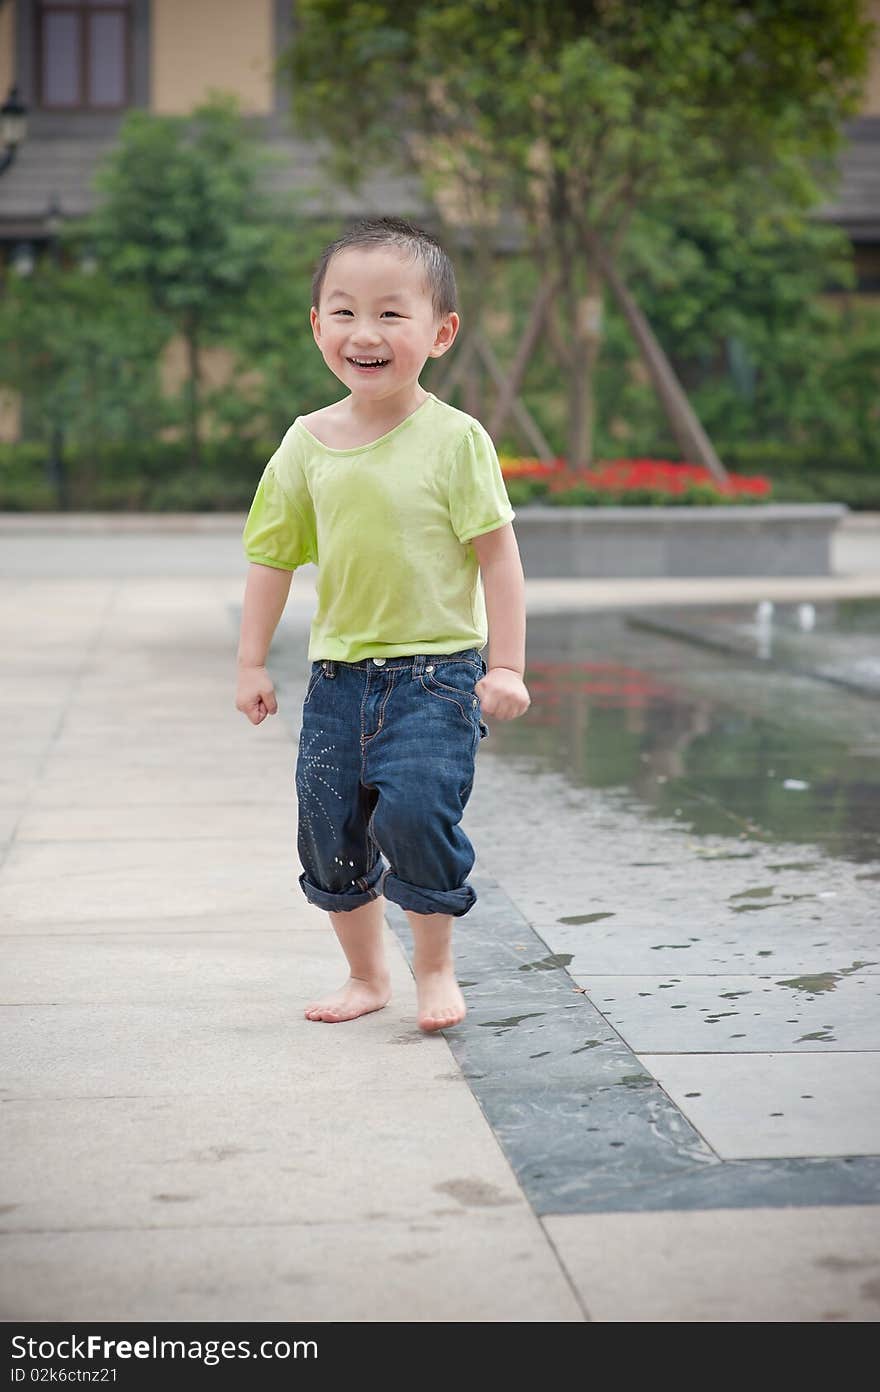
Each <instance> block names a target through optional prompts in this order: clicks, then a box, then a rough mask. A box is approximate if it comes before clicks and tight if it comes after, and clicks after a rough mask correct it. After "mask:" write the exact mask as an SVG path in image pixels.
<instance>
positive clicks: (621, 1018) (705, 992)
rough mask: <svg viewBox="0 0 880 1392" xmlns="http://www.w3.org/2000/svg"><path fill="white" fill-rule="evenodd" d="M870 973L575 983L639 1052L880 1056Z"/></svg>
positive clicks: (878, 1010)
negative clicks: (851, 1052)
mask: <svg viewBox="0 0 880 1392" xmlns="http://www.w3.org/2000/svg"><path fill="white" fill-rule="evenodd" d="M867 972H868V968H864V969H863V972H862V973H860V974H858V975H856V974H853V975H851V976H848V977H843V978H842V979H841V980H840V981H839V982H835V981H833V980H831V979H830V977H829V976H823V975H820V974H817V975H814V976H810V975H808V974H804V975H799V976H797V977H791V978H781V979H777V978H776V977H770V976H724V975H719V976H695V975H693V974H692V973H691V974H688V976H686V977H680V976H679V977H674V976H669V977H662V976H599V975H596V974H593V973H591V974H590V975H589V976H584V977H580V976H578V975H577V974H575V980H576V981H577V982H578V984H579V985H581V986H584V987H585V989H586V991H587V993H588V994H589V996H590V999H591V1000H592V1001H594V1002H595V1004H596V1006H597V1007H598V1009H599V1010H600V1011H601V1012H602V1014H603V1015H604V1016H605V1018H606V1020H607V1021H608V1023H609V1024H610V1025H612V1026H613V1027H614V1028H615V1029H616V1030H618V1031H619V1032H620V1033H621V1034H622V1035H623V1037H624V1038H625V1039H626V1041H627V1043H628V1044H629V1046H630V1048H632V1049H634V1050H635V1051H636V1052H637V1053H651V1054H657V1053H663V1054H686V1053H691V1052H693V1053H705V1052H706V1051H707V1050H709V1049H711V1051H712V1052H713V1053H726V1052H733V1053H738V1052H749V1053H751V1052H763V1051H765V1050H776V1051H783V1050H785V1051H791V1052H796V1053H810V1052H813V1053H815V1052H819V1053H823V1052H828V1051H830V1050H835V1051H840V1050H856V1051H858V1050H862V1049H864V1050H871V1051H874V1052H880V1006H878V997H880V975H878V974H877V972H878V968H877V966H876V965H875V967H874V969H873V974H872V975H871V974H866V973H867ZM811 987H812V988H813V992H812V993H811Z"/></svg>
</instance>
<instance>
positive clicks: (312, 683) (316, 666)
mask: <svg viewBox="0 0 880 1392" xmlns="http://www.w3.org/2000/svg"><path fill="white" fill-rule="evenodd" d="M325 671H326V668H325V667H324V664H323V662H321V661H320V660H318V661H316V662H313V663H312V671H311V674H310V676H309V683H308V686H307V687H306V694H305V698H304V700H303V705H304V706H307V705H308V704H309V701H310V700H311V699H312V693H313V691H314V690H315V687H316V686H317V685H318V682H319V681H320V680H321V678H322V677H323V675H324V673H325Z"/></svg>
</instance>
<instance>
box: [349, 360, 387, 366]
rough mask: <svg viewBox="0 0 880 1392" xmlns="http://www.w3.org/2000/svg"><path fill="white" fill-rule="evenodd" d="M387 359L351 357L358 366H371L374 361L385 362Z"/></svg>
mask: <svg viewBox="0 0 880 1392" xmlns="http://www.w3.org/2000/svg"><path fill="white" fill-rule="evenodd" d="M387 361H388V359H387V358H352V362H356V363H357V365H358V367H373V366H374V365H375V364H376V363H386V362H387Z"/></svg>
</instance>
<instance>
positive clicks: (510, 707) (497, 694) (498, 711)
mask: <svg viewBox="0 0 880 1392" xmlns="http://www.w3.org/2000/svg"><path fill="white" fill-rule="evenodd" d="M474 691H475V692H476V693H477V695H478V696H479V698H480V707H481V709H482V712H483V714H484V715H494V716H497V717H498V719H499V720H515V719H516V717H517V716H518V715H524V714H525V712H526V711H527V710H528V708H529V706H530V705H531V704H532V698H531V696H530V695H529V693H528V689H527V687H526V684H525V682H524V681H523V679H522V677H521V676H520V675H519V673H518V672H514V671H512V670H511V668H510V667H490V668H489V670H488V672H487V673H486V675H485V677H480V680H479V681H478V682H477V683H476V685H475V687H474Z"/></svg>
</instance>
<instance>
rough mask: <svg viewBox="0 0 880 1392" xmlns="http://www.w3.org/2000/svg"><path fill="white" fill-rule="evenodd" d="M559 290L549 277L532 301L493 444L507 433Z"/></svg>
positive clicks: (502, 392)
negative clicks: (508, 423)
mask: <svg viewBox="0 0 880 1392" xmlns="http://www.w3.org/2000/svg"><path fill="white" fill-rule="evenodd" d="M556 287H557V280H556V277H555V275H554V274H553V273H552V272H551V273H550V274H548V275H545V276H544V278H543V280H542V281H541V284H540V285H539V286H538V293H537V294H536V295H535V298H534V300H533V301H532V308H531V311H530V313H529V318H528V321H527V323H526V326H525V329H524V330H523V335H522V338H521V339H520V341H519V345H518V347H517V350H516V353H515V354H514V359H513V363H512V364H511V368H510V371H509V373H508V374H507V377H506V378H505V379H504V382H503V384H502V385H501V386H500V388H499V392H498V399H497V401H496V402H495V409H494V411H493V412H492V415H491V417H490V420H489V424H488V426H487V427H486V429H487V430H488V432H489V434H490V435H491V436H492V438H493V440H497V438H498V436H499V435H500V434H501V431H502V430H503V429H504V422H505V421H506V420H507V417H508V415H509V414H510V411H511V408H512V406H513V403H514V400H515V399H516V398H517V397H518V396H519V390H520V387H521V386H522V383H523V379H524V377H525V374H526V368H527V367H528V364H529V358H530V357H531V355H532V350H533V349H534V346H535V344H536V343H537V341H538V338H539V337H540V334H541V329H542V328H543V326H544V319H545V316H546V313H547V306H548V305H549V303H550V301H551V299H552V298H553V296H554V294H555V293H556Z"/></svg>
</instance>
